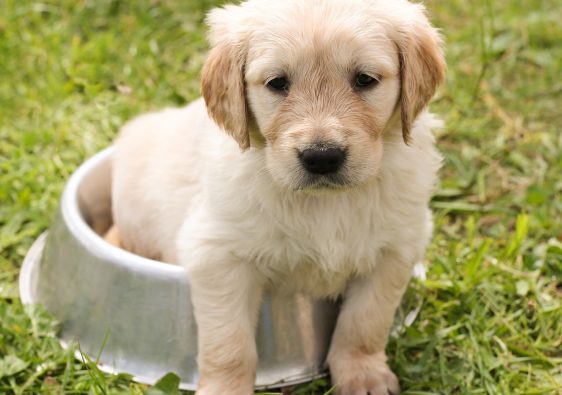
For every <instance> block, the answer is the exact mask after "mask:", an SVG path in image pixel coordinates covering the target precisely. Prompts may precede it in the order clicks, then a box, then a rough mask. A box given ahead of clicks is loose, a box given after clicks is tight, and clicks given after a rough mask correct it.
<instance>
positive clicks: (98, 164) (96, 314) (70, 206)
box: [20, 148, 338, 389]
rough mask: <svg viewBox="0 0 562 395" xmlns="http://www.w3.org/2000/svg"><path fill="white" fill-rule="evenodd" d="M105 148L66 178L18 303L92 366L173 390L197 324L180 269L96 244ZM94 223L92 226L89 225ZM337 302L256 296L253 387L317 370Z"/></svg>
mask: <svg viewBox="0 0 562 395" xmlns="http://www.w3.org/2000/svg"><path fill="white" fill-rule="evenodd" d="M111 152H112V149H111V148H109V149H106V150H105V151H102V152H101V153H99V154H97V155H96V156H94V157H93V158H91V159H90V160H88V161H86V162H85V163H84V164H83V165H82V166H81V167H80V168H79V169H78V170H77V171H76V172H75V173H74V175H73V176H72V177H71V178H70V180H69V181H68V184H67V185H66V188H65V190H64V193H63V195H62V199H61V203H60V207H59V212H58V215H57V217H56V219H55V221H54V222H53V224H52V227H51V229H50V230H49V234H48V235H47V236H46V237H45V236H44V235H43V236H42V237H40V238H39V239H38V240H37V241H36V242H35V243H34V245H33V247H32V248H31V249H30V251H29V253H28V255H27V256H26V258H25V261H24V265H23V268H22V272H21V275H20V293H21V298H22V301H23V303H26V304H28V303H41V304H43V305H44V306H45V307H46V309H47V310H48V311H49V312H50V313H51V314H53V316H54V317H55V318H56V319H57V320H59V322H60V324H61V331H60V340H61V343H62V344H63V346H66V345H67V344H69V343H70V342H73V341H77V342H79V344H80V349H81V351H82V352H84V353H85V354H86V355H90V356H94V358H95V356H97V355H98V354H99V353H100V352H101V357H100V359H99V362H100V364H99V365H100V368H101V369H102V370H104V371H108V372H113V373H117V372H126V373H129V374H132V375H133V376H134V377H135V379H136V380H137V381H139V382H142V383H147V384H153V383H155V382H156V381H157V380H158V379H159V378H160V377H161V376H163V375H164V374H166V373H167V372H174V373H176V374H177V375H178V376H180V378H181V388H183V389H195V387H196V383H197V364H196V355H197V327H196V325H195V320H194V317H193V312H192V306H191V297H190V290H189V278H188V277H187V275H186V272H185V271H184V269H183V268H181V267H179V266H174V265H169V264H165V263H161V262H157V261H153V260H149V259H145V258H142V257H140V256H137V255H134V254H131V253H129V252H127V251H124V250H122V249H119V248H117V247H114V246H112V245H110V244H109V243H107V242H105V241H104V240H103V239H102V237H100V234H103V233H104V232H105V231H106V230H107V229H108V228H109V227H110V225H111V199H110V196H111V194H110V189H111V188H110V186H111V160H110V159H111ZM94 229H95V230H94ZM337 313H338V306H337V305H336V304H333V303H329V302H313V301H311V300H310V299H308V298H307V297H305V296H303V295H298V294H297V295H282V294H277V293H270V294H266V295H265V297H264V301H263V305H262V308H261V313H260V319H259V324H258V327H257V345H258V353H259V360H260V362H259V368H258V372H257V380H256V387H257V388H260V389H262V388H267V387H279V386H282V385H290V384H296V383H300V382H304V381H308V380H312V379H314V378H317V377H319V376H321V375H323V374H324V372H325V368H324V359H325V356H326V353H327V350H328V346H329V342H330V338H331V334H332V331H333V328H334V325H335V322H336V318H337Z"/></svg>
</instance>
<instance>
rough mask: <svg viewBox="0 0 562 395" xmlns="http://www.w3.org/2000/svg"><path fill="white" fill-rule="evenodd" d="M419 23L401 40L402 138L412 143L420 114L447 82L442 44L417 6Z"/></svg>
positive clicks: (422, 11) (409, 26) (408, 28)
mask: <svg viewBox="0 0 562 395" xmlns="http://www.w3.org/2000/svg"><path fill="white" fill-rule="evenodd" d="M415 7H417V10H416V11H417V12H416V15H415V18H414V19H415V22H414V23H413V24H409V25H408V26H407V28H405V29H403V30H402V32H401V37H400V38H399V40H398V47H399V58H400V85H401V94H400V110H401V120H402V136H403V138H404V142H405V143H406V144H408V142H409V141H410V129H411V127H412V124H413V122H414V120H415V119H416V117H417V116H418V114H419V113H420V112H421V111H422V110H423V109H424V107H425V106H427V104H428V103H429V101H430V100H431V98H432V97H433V95H434V94H435V91H436V90H437V87H438V86H439V85H440V84H441V83H443V81H444V79H445V69H446V64H445V58H444V56H443V52H442V49H441V45H442V40H441V37H440V36H439V34H438V32H437V30H436V29H434V28H433V27H432V26H431V25H430V24H429V21H428V20H427V18H426V16H425V12H424V10H423V8H422V7H421V6H420V5H415Z"/></svg>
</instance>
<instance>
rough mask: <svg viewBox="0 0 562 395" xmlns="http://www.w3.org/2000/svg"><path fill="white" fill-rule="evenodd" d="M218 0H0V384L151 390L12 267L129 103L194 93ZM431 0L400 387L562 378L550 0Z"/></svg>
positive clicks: (407, 390) (556, 76)
mask: <svg viewBox="0 0 562 395" xmlns="http://www.w3.org/2000/svg"><path fill="white" fill-rule="evenodd" d="M213 3H214V2H213V1H210V0H197V1H195V0H193V1H181V0H168V1H164V0H139V1H134V2H132V1H131V2H124V1H118V0H79V1H78V0H76V1H75V0H59V1H44V2H38V1H31V0H4V1H2V2H0V202H1V204H0V252H1V254H0V393H7V394H11V393H15V394H22V393H47V394H48V393H52V394H59V393H94V394H98V393H99V394H106V393H107V394H114V393H136V394H141V393H143V392H144V391H147V388H146V387H145V386H143V385H140V384H136V383H133V382H132V381H131V380H130V378H129V377H127V376H110V375H105V374H102V373H100V372H99V371H97V370H96V369H95V367H94V366H93V364H91V363H89V364H86V365H84V364H82V363H80V362H78V361H76V360H74V358H73V354H72V352H73V350H70V351H65V350H62V349H61V347H60V346H59V345H58V343H57V341H56V339H55V338H54V334H55V332H56V323H54V322H53V321H52V320H51V319H50V318H48V316H47V315H46V314H45V313H44V312H43V311H41V309H38V308H24V307H23V306H22V304H21V302H20V300H19V298H18V288H17V278H18V273H19V268H20V266H21V263H22V259H23V257H24V255H25V253H26V251H27V249H28V248H29V246H30V245H31V243H32V242H33V240H34V239H35V238H36V237H37V236H38V235H39V234H41V232H43V231H44V230H45V229H47V227H48V226H49V222H50V220H51V218H52V217H53V214H54V213H55V209H56V206H57V200H58V198H59V196H60V192H61V189H62V187H63V185H64V182H65V180H66V179H67V178H68V177H69V175H70V174H71V173H72V171H73V170H74V169H75V168H76V167H77V166H78V165H79V164H80V163H81V162H82V161H83V160H84V159H85V158H87V157H89V156H91V155H92V154H94V153H95V152H97V151H98V150H100V149H101V148H103V147H105V146H107V145H108V144H109V143H110V141H111V139H112V138H113V137H114V136H115V133H116V130H117V129H118V127H119V126H120V125H121V124H122V123H123V122H124V121H125V120H127V119H128V118H130V117H131V116H133V115H134V114H137V113H139V112H142V111H146V110H149V109H157V108H161V107H163V106H169V105H181V104H184V103H186V102H188V101H190V100H192V99H194V98H195V97H196V96H197V95H198V91H199V82H198V75H199V70H200V68H201V65H202V62H203V60H204V56H205V51H206V50H207V45H206V43H205V40H204V32H205V29H204V27H203V26H202V20H203V15H204V12H205V10H207V9H208V8H209V7H211V6H212V5H213ZM426 5H427V6H428V8H429V14H430V16H431V18H432V20H433V21H434V23H435V25H436V26H438V27H440V28H441V29H442V32H443V35H444V36H445V37H446V41H447V50H446V54H447V61H448V64H449V70H448V77H447V81H446V84H445V86H444V87H443V88H442V89H441V90H440V91H439V93H438V95H437V96H436V98H435V100H434V102H433V104H432V110H433V111H434V112H436V113H438V114H439V115H440V116H441V117H442V118H443V119H444V120H445V122H446V127H445V129H444V130H443V131H441V132H439V133H438V140H439V147H440V149H441V151H442V152H443V154H444V156H445V162H444V167H443V170H442V172H441V183H440V185H439V187H438V189H437V191H436V194H435V198H434V200H433V201H432V207H433V209H434V211H435V218H436V228H435V236H434V239H433V243H432V245H431V247H430V249H429V251H428V254H427V258H426V263H427V264H428V279H427V281H425V282H417V283H413V284H412V290H411V291H410V293H412V292H413V293H414V294H415V295H417V297H418V300H421V301H423V304H422V309H421V311H420V313H419V316H418V317H417V319H416V320H415V321H414V323H413V324H412V325H411V326H410V327H409V328H407V330H405V331H403V332H402V333H400V334H399V335H398V336H397V337H394V338H392V339H391V342H390V345H389V348H388V354H389V357H390V361H391V362H390V363H391V365H392V367H393V368H394V370H395V371H396V372H397V373H398V375H399V377H400V380H401V384H402V387H403V390H404V394H410V395H414V394H418V395H420V394H561V393H562V390H561V388H562V371H561V366H562V323H561V322H562V307H561V300H562V176H561V174H562V133H561V132H562V99H561V98H562V82H561V81H562V80H561V78H560V75H561V73H562V44H561V43H562V25H561V24H560V21H561V20H562V7H561V6H560V3H559V0H528V1H525V2H521V1H518V0H495V1H494V0H478V1H472V2H468V1H464V0H449V1H437V0H428V1H426ZM171 384H172V385H171V387H173V380H172V383H171ZM162 387H163V388H164V387H165V386H162ZM328 389H329V386H328V385H327V382H326V381H320V382H316V383H312V384H309V385H305V386H301V387H299V388H298V389H296V390H293V394H301V395H302V394H314V395H317V394H322V393H323V391H327V390H328ZM151 391H152V393H162V391H160V392H158V390H157V389H152V390H151Z"/></svg>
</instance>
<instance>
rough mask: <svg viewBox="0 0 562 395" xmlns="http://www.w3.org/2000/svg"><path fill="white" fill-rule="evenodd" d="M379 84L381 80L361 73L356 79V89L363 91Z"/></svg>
mask: <svg viewBox="0 0 562 395" xmlns="http://www.w3.org/2000/svg"><path fill="white" fill-rule="evenodd" d="M378 83H379V78H376V77H371V76H370V75H369V74H364V73H360V74H357V77H355V88H358V89H363V88H369V87H371V86H375V85H377V84H378Z"/></svg>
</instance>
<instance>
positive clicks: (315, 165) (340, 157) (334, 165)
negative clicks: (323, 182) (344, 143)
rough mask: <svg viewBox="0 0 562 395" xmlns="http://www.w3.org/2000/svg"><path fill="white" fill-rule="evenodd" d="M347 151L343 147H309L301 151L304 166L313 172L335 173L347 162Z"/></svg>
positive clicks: (322, 173)
mask: <svg viewBox="0 0 562 395" xmlns="http://www.w3.org/2000/svg"><path fill="white" fill-rule="evenodd" d="M345 157H346V152H345V151H344V150H343V149H341V148H308V149H305V150H303V151H302V152H300V154H299V159H300V161H301V163H302V165H303V167H304V168H305V169H306V170H307V171H308V172H309V173H311V174H319V175H324V174H333V173H336V172H338V170H339V169H340V168H341V167H342V165H343V164H344V162H345Z"/></svg>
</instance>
